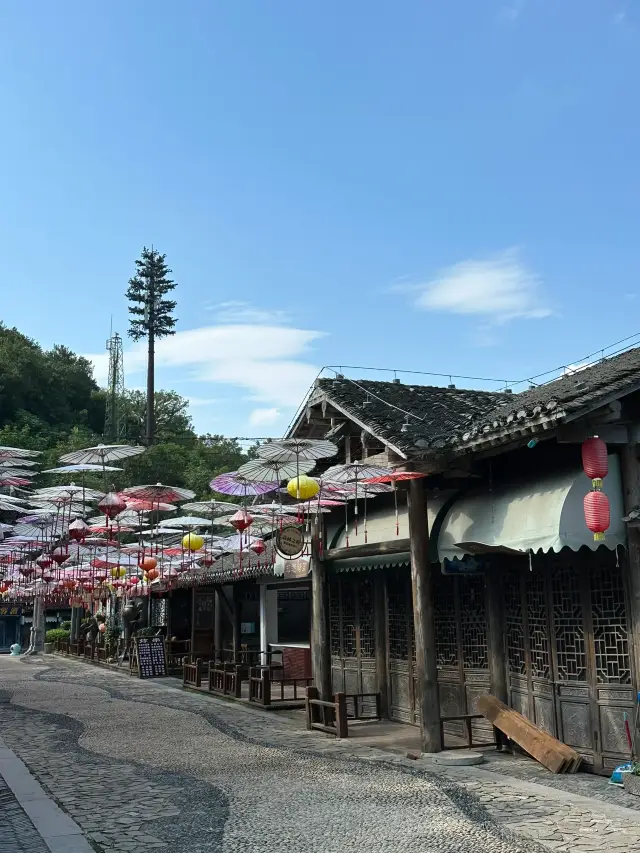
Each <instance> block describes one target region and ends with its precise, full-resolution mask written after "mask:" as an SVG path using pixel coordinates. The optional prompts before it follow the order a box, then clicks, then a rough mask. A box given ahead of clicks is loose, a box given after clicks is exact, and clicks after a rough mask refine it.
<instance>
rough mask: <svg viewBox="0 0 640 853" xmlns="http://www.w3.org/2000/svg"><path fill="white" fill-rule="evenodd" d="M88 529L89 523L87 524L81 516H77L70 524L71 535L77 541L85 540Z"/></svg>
mask: <svg viewBox="0 0 640 853" xmlns="http://www.w3.org/2000/svg"><path fill="white" fill-rule="evenodd" d="M88 531H89V525H88V524H85V522H84V521H83V520H82V519H81V518H76V520H75V521H74V522H72V523H71V524H70V525H69V536H70V538H71V539H73V540H75V541H76V542H83V541H84V539H85V537H86V535H87V533H88Z"/></svg>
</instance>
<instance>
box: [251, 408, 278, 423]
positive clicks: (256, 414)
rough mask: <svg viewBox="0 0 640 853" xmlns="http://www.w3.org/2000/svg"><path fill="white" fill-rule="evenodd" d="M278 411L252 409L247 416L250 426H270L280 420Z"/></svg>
mask: <svg viewBox="0 0 640 853" xmlns="http://www.w3.org/2000/svg"><path fill="white" fill-rule="evenodd" d="M280 416H281V413H280V409H275V408H274V409H254V410H253V411H252V412H251V414H250V415H249V423H250V425H251V426H271V425H272V424H274V423H276V421H278V420H280Z"/></svg>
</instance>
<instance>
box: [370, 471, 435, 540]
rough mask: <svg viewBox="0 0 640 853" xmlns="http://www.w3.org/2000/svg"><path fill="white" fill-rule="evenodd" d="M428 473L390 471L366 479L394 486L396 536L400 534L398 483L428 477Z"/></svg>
mask: <svg viewBox="0 0 640 853" xmlns="http://www.w3.org/2000/svg"><path fill="white" fill-rule="evenodd" d="M426 476H427V475H426V474H421V473H419V472H418V471H390V472H389V473H388V474H383V475H382V476H380V477H370V478H369V479H367V480H364V481H363V482H365V483H391V485H392V486H393V500H394V503H395V509H396V536H399V535H400V521H399V519H398V492H397V490H396V483H400V482H402V481H403V480H419V479H420V478H421V477H426Z"/></svg>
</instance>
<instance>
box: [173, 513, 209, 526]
mask: <svg viewBox="0 0 640 853" xmlns="http://www.w3.org/2000/svg"><path fill="white" fill-rule="evenodd" d="M168 521H169V524H170V525H173V526H174V527H208V525H210V524H211V521H210V519H208V518H199V517H198V516H196V515H182V516H180V518H170V519H168Z"/></svg>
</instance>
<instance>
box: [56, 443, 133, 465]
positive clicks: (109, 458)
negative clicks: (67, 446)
mask: <svg viewBox="0 0 640 853" xmlns="http://www.w3.org/2000/svg"><path fill="white" fill-rule="evenodd" d="M145 450H146V448H145V447H138V446H133V445H131V444H98V445H96V447H86V448H85V449H84V450H73V451H72V452H71V453H65V454H64V456H61V457H60V461H61V462H64V463H65V465H67V464H69V465H100V469H101V470H102V469H103V466H105V465H106V464H107V462H117V461H119V460H120V459H128V458H129V457H130V456H137V455H138V454H139V453H144V451H145Z"/></svg>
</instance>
